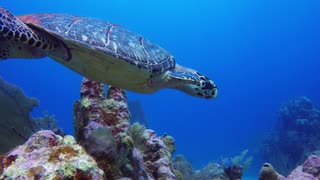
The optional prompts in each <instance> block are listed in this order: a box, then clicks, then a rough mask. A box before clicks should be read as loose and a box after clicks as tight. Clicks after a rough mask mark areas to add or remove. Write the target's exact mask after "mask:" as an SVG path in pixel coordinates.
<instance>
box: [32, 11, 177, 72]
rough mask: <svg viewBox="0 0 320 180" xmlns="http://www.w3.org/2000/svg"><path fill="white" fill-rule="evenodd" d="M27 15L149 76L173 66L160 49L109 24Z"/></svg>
mask: <svg viewBox="0 0 320 180" xmlns="http://www.w3.org/2000/svg"><path fill="white" fill-rule="evenodd" d="M30 16H33V17H32V18H33V19H38V20H39V21H38V22H39V23H38V25H39V26H40V27H42V28H45V29H46V30H49V31H51V32H52V33H55V34H57V35H59V36H62V37H63V38H65V39H67V40H71V41H76V42H77V43H80V44H82V45H85V46H87V47H88V48H94V49H97V50H98V51H103V52H105V53H107V54H111V55H112V56H114V57H117V58H121V59H123V60H125V61H127V62H128V63H130V64H132V65H134V66H137V67H138V68H143V69H146V70H148V71H149V72H150V73H153V74H154V73H162V72H164V71H166V70H168V69H173V68H174V67H175V60H174V58H173V57H172V56H171V55H170V54H169V53H168V52H167V51H165V50H164V49H163V48H161V47H160V46H158V45H155V44H153V43H151V42H150V41H148V40H146V39H144V38H143V37H142V36H140V35H138V34H135V33H133V32H131V31H128V30H126V29H125V28H123V27H121V26H118V25H114V24H112V23H110V22H106V21H102V20H97V19H93V18H85V17H75V16H71V15H59V14H57V15H51V16H43V15H42V14H39V15H37V14H36V15H30Z"/></svg>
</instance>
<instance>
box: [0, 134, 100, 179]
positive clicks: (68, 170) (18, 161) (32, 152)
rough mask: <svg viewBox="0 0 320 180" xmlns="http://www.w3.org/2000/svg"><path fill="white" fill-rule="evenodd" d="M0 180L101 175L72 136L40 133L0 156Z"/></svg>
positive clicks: (91, 177)
mask: <svg viewBox="0 0 320 180" xmlns="http://www.w3.org/2000/svg"><path fill="white" fill-rule="evenodd" d="M0 163H1V164H0V179H40V180H42V179H43V180H45V179H88V180H91V179H94V180H98V179H103V178H104V172H103V171H102V170H101V169H99V167H98V166H97V163H96V162H95V160H94V159H93V158H92V157H91V156H89V155H87V153H86V151H85V150H84V148H83V147H81V146H79V145H78V144H77V143H76V141H75V139H74V138H73V137H72V136H69V135H67V136H64V137H61V136H59V135H56V134H54V133H53V132H52V131H49V130H43V131H39V132H37V133H35V134H33V135H32V136H31V137H30V138H29V140H28V141H27V142H25V143H24V144H23V145H21V146H18V147H16V148H15V149H13V150H11V151H9V152H8V153H6V154H4V155H2V156H0Z"/></svg>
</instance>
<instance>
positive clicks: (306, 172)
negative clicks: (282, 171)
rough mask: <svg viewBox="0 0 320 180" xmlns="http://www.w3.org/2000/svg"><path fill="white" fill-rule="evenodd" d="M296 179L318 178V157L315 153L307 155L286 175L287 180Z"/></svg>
mask: <svg viewBox="0 0 320 180" xmlns="http://www.w3.org/2000/svg"><path fill="white" fill-rule="evenodd" d="M296 179H306V180H309V179H310V180H316V179H320V157H319V156H315V155H311V156H309V157H308V158H307V159H306V160H305V162H304V163H303V164H302V165H301V166H298V167H297V168H296V169H294V170H293V171H292V172H291V174H290V175H289V176H288V177H287V180H296Z"/></svg>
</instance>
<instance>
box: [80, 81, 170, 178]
mask: <svg viewBox="0 0 320 180" xmlns="http://www.w3.org/2000/svg"><path fill="white" fill-rule="evenodd" d="M80 97H81V99H80V101H77V102H75V103H74V126H75V135H76V138H77V140H78V141H79V144H81V145H83V146H84V147H85V148H86V149H87V151H88V152H89V153H90V154H91V155H92V156H93V157H94V158H95V159H96V161H97V163H98V165H99V167H100V168H101V169H102V170H103V171H104V172H105V175H106V178H107V179H117V178H132V179H176V177H175V175H174V174H173V171H172V168H171V152H170V150H169V149H168V148H167V147H166V145H165V144H164V142H163V141H162V140H161V138H159V137H158V136H157V135H156V134H155V133H154V131H152V130H150V129H145V128H144V127H140V126H139V125H137V124H134V125H133V126H131V127H130V123H129V119H130V113H129V110H128V106H127V101H126V95H125V92H124V91H123V90H121V89H119V88H116V87H109V88H108V91H107V96H105V92H104V85H103V84H101V83H98V82H95V81H91V80H88V79H84V80H83V81H82V85H81V92H80Z"/></svg>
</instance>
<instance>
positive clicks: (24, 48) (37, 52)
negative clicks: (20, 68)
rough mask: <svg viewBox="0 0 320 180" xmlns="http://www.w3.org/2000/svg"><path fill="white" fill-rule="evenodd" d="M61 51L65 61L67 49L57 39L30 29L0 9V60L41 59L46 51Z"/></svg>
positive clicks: (68, 54)
mask: <svg viewBox="0 0 320 180" xmlns="http://www.w3.org/2000/svg"><path fill="white" fill-rule="evenodd" d="M56 50H62V51H63V52H62V53H64V54H66V59H68V58H70V57H69V56H70V52H69V49H67V47H66V46H65V45H64V43H62V42H61V41H60V40H58V39H57V38H55V37H53V36H52V35H50V34H48V33H46V32H45V31H39V30H37V29H33V28H30V27H29V26H27V25H26V24H25V23H23V22H22V21H21V20H19V19H18V18H17V17H15V16H14V15H13V14H12V13H10V12H9V11H8V10H6V9H4V8H2V7H0V60H4V59H8V58H43V57H45V56H46V55H47V54H48V51H56Z"/></svg>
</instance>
